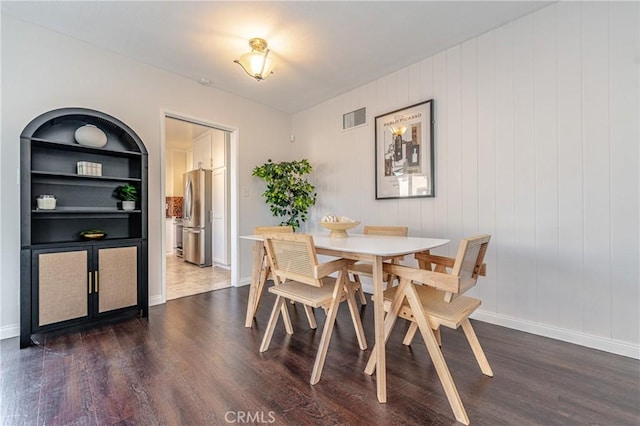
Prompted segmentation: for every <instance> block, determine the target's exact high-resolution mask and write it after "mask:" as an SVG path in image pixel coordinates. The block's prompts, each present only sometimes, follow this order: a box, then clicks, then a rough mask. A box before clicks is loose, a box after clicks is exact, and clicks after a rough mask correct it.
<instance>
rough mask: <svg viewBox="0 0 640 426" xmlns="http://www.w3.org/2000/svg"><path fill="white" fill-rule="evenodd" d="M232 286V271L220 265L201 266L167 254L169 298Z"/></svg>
mask: <svg viewBox="0 0 640 426" xmlns="http://www.w3.org/2000/svg"><path fill="white" fill-rule="evenodd" d="M230 286H231V271H229V270H227V269H223V268H220V267H218V266H209V267H206V268H200V267H199V266H196V265H193V264H191V263H189V262H185V261H184V260H182V258H180V257H178V256H175V255H167V300H172V299H177V298H179V297H184V296H191V295H193V294H198V293H204V292H206V291H211V290H219V289H221V288H227V287H230Z"/></svg>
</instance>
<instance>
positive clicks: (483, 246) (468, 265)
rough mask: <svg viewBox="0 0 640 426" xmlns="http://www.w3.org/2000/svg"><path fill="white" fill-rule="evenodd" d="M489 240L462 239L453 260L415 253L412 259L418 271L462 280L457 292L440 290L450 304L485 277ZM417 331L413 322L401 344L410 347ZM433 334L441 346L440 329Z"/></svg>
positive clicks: (480, 236)
mask: <svg viewBox="0 0 640 426" xmlns="http://www.w3.org/2000/svg"><path fill="white" fill-rule="evenodd" d="M490 239H491V237H490V236H489V235H479V236H476V237H471V238H466V239H463V240H462V241H461V242H460V245H459V246H458V253H457V254H456V257H455V258H453V257H445V256H437V255H433V254H430V253H429V252H424V253H417V254H415V255H414V257H415V259H416V260H417V261H418V266H419V267H420V269H426V270H428V271H435V272H441V273H444V274H450V275H453V276H459V277H461V278H462V280H461V282H460V287H459V288H458V290H457V292H455V293H454V292H452V291H443V290H440V292H441V296H442V297H443V299H444V300H445V301H446V302H451V301H452V300H453V298H455V297H457V296H459V295H461V294H463V293H465V292H466V291H468V290H469V289H471V288H472V287H474V286H475V285H476V283H477V282H478V277H480V276H485V275H486V266H487V265H486V264H484V263H483V262H484V256H485V253H486V251H487V247H488V245H489V240H490ZM460 259H462V260H460ZM417 330H418V325H417V324H416V323H415V322H413V323H412V324H411V326H410V327H409V330H408V331H407V334H406V336H405V338H404V341H403V342H402V343H403V344H405V345H407V346H408V345H410V344H411V341H412V340H413V337H414V336H415V333H416V331H417ZM434 333H435V335H436V338H437V339H438V343H439V344H440V345H442V340H441V336H440V329H439V328H437V329H434Z"/></svg>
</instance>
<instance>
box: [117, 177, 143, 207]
mask: <svg viewBox="0 0 640 426" xmlns="http://www.w3.org/2000/svg"><path fill="white" fill-rule="evenodd" d="M115 196H116V198H118V199H119V200H121V201H122V210H135V208H136V200H137V199H138V190H137V189H136V187H135V186H133V185H132V184H130V183H125V184H124V185H122V186H119V187H117V188H116V190H115Z"/></svg>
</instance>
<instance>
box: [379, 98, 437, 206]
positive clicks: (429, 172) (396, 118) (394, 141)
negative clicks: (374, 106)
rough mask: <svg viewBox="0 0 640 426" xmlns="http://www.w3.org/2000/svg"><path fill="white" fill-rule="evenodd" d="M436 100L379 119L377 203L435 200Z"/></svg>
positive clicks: (381, 116) (390, 113)
mask: <svg viewBox="0 0 640 426" xmlns="http://www.w3.org/2000/svg"><path fill="white" fill-rule="evenodd" d="M433 125H434V122H433V99H430V100H428V101H425V102H421V103H419V104H415V105H412V106H409V107H406V108H402V109H399V110H396V111H391V112H388V113H386V114H384V115H379V116H377V117H376V156H375V157H376V171H375V175H376V200H383V199H388V198H419V197H434V196H435V186H434V176H435V173H434V166H433V164H434V161H433V155H434V154H433V152H434V151H433V147H434V140H433Z"/></svg>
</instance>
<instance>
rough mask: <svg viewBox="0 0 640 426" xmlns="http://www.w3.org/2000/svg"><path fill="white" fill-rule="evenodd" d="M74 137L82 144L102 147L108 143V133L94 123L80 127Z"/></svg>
mask: <svg viewBox="0 0 640 426" xmlns="http://www.w3.org/2000/svg"><path fill="white" fill-rule="evenodd" d="M74 137H75V139H76V142H78V143H79V144H80V145H85V146H92V147H95V148H102V147H103V146H105V145H106V144H107V135H106V134H105V133H104V132H103V131H102V130H100V129H98V128H97V127H96V126H94V125H93V124H86V125H84V126H82V127H78V128H77V129H76V132H75V134H74Z"/></svg>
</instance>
